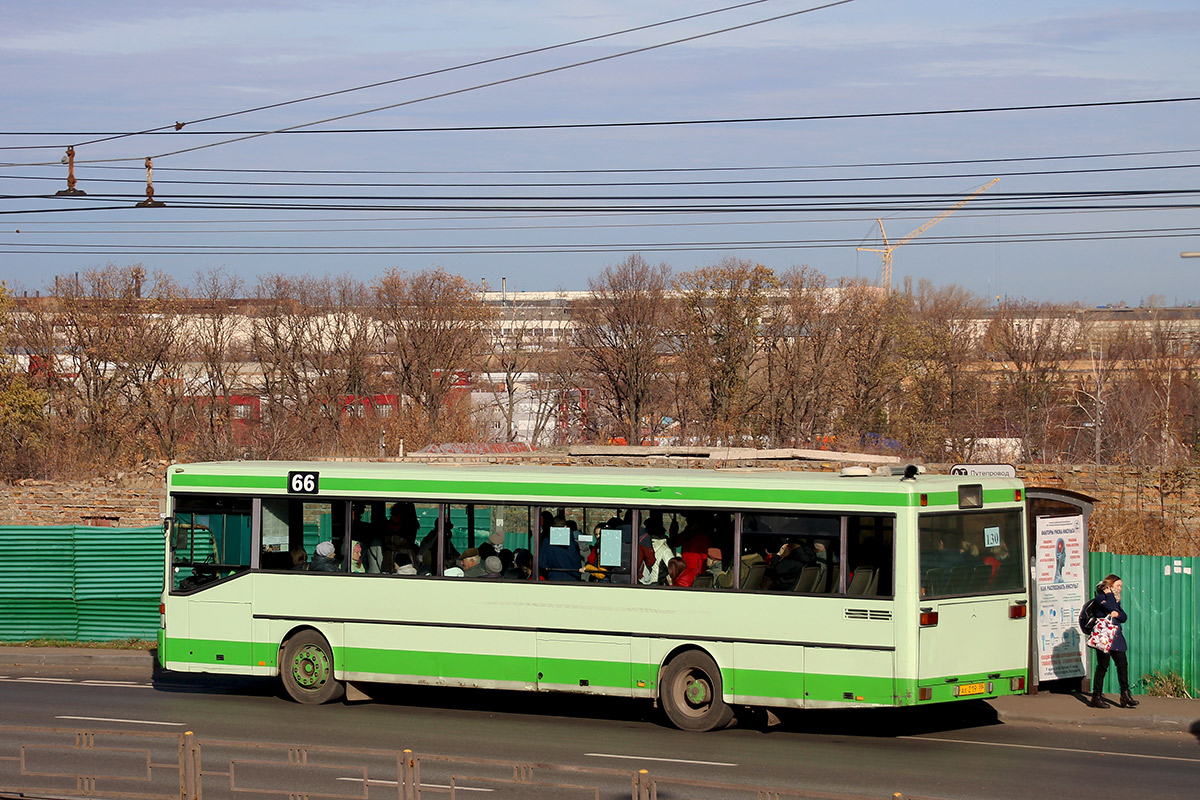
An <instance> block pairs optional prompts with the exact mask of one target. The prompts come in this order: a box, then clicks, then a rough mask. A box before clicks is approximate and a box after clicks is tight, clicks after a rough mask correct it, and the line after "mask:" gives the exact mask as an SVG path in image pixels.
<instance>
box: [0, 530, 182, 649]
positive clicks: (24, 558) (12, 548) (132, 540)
mask: <svg viewBox="0 0 1200 800" xmlns="http://www.w3.org/2000/svg"><path fill="white" fill-rule="evenodd" d="M163 546H164V539H163V535H162V530H161V529H160V528H93V527H84V526H63V527H52V528H49V527H48V528H39V527H0V641H10V642H18V641H24V640H27V639H68V640H75V641H112V640H116V639H131V638H137V639H153V638H154V637H155V636H156V635H157V632H158V603H159V596H160V594H161V593H162V574H163Z"/></svg>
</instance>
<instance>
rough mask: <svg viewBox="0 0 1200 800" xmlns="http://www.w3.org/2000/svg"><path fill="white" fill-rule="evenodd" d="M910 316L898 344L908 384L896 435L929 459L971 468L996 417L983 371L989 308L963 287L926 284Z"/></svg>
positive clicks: (904, 387) (904, 386) (913, 302)
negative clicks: (967, 464)
mask: <svg viewBox="0 0 1200 800" xmlns="http://www.w3.org/2000/svg"><path fill="white" fill-rule="evenodd" d="M909 313H910V315H911V318H910V324H909V325H908V326H906V327H905V328H904V329H903V335H902V338H901V339H900V341H899V342H898V346H899V347H900V350H901V357H902V358H903V365H902V367H901V370H902V373H903V376H904V380H903V382H902V384H901V404H900V406H899V409H898V413H897V414H895V415H893V416H894V419H893V423H894V426H895V429H896V431H897V434H898V435H899V436H900V437H901V438H902V439H903V440H904V442H905V444H906V445H907V447H908V448H909V449H910V451H912V452H913V453H914V454H919V455H921V456H923V457H925V458H927V459H930V460H934V461H969V460H971V459H972V458H973V457H974V455H975V449H976V448H975V446H976V441H977V439H978V438H980V437H982V436H986V435H987V432H986V429H985V426H986V425H987V424H988V423H989V421H990V418H991V401H992V391H991V387H990V385H989V384H988V376H987V375H986V374H984V373H983V372H982V371H981V370H980V363H981V352H980V343H981V342H982V340H983V336H984V333H985V331H986V328H985V327H984V326H983V325H981V324H980V323H979V320H980V319H981V318H982V317H983V314H984V302H983V300H982V299H981V298H979V297H977V296H975V295H973V294H971V293H970V292H968V291H966V290H965V289H963V288H961V287H959V286H954V285H951V286H947V287H944V288H941V289H936V288H934V286H933V285H932V284H931V283H929V282H928V281H924V280H923V281H921V282H920V284H919V285H918V289H917V291H916V293H915V294H913V295H912V296H911V298H910V308H909Z"/></svg>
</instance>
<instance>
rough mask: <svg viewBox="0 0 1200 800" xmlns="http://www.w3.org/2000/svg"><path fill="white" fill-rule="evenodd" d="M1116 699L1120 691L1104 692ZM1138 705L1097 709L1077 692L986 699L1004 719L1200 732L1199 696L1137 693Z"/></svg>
mask: <svg viewBox="0 0 1200 800" xmlns="http://www.w3.org/2000/svg"><path fill="white" fill-rule="evenodd" d="M1105 697H1106V698H1108V699H1109V700H1110V701H1112V702H1113V703H1116V701H1117V697H1118V696H1117V693H1116V692H1111V693H1109V694H1106V695H1105ZM1133 699H1134V700H1137V701H1138V707H1137V708H1120V707H1119V706H1116V705H1112V706H1110V707H1108V708H1104V709H1097V708H1092V707H1091V706H1089V705H1086V704H1085V703H1084V702H1083V697H1082V696H1081V695H1077V694H1052V693H1050V692H1039V693H1038V694H1030V695H1020V696H1017V697H998V698H996V699H995V700H988V701H987V703H988V705H990V706H991V707H992V708H994V709H995V710H996V715H997V716H998V717H999V718H1000V721H1001V722H1040V723H1047V724H1051V725H1075V726H1078V727H1086V728H1091V727H1110V728H1144V729H1148V730H1157V731H1182V732H1184V733H1194V734H1197V735H1200V700H1188V699H1180V698H1174V697H1146V696H1144V695H1135V696H1134V698H1133Z"/></svg>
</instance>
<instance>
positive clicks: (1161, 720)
mask: <svg viewBox="0 0 1200 800" xmlns="http://www.w3.org/2000/svg"><path fill="white" fill-rule="evenodd" d="M43 664H44V665H54V666H76V667H78V666H100V665H103V666H110V667H134V668H142V669H146V670H151V669H153V667H154V654H153V653H152V652H150V651H148V650H117V649H105V648H92V647H12V646H0V668H3V667H4V665H30V666H37V665H43ZM1105 696H1106V697H1107V698H1108V699H1109V700H1112V701H1114V702H1115V701H1116V699H1117V695H1116V694H1115V693H1110V694H1107V695H1105ZM1134 699H1135V700H1137V701H1138V703H1139V705H1138V707H1137V708H1119V707H1117V706H1112V707H1110V708H1105V709H1096V708H1092V707H1091V706H1088V705H1086V704H1084V703H1083V701H1082V699H1081V697H1080V696H1079V695H1074V694H1053V693H1050V692H1039V693H1038V694H1034V695H1021V696H1017V697H998V698H996V699H995V700H988V701H987V703H988V704H989V705H990V706H991V707H992V708H994V709H995V710H996V715H997V716H998V717H999V719H1000V721H1001V722H1035V723H1044V724H1050V725H1075V726H1078V727H1089V728H1090V727H1117V728H1143V729H1148V730H1158V731H1180V732H1184V733H1193V734H1196V735H1197V736H1200V700H1186V699H1176V698H1170V697H1145V696H1141V695H1139V696H1137V697H1135V698H1134Z"/></svg>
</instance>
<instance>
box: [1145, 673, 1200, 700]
mask: <svg viewBox="0 0 1200 800" xmlns="http://www.w3.org/2000/svg"><path fill="white" fill-rule="evenodd" d="M1142 681H1143V682H1144V683H1145V684H1146V694H1148V695H1150V696H1151V697H1186V698H1189V699H1190V698H1191V697H1192V694H1191V692H1189V691H1188V685H1187V681H1186V680H1185V679H1184V677H1183V676H1182V675H1180V674H1179V673H1178V672H1176V671H1175V670H1168V671H1167V672H1159V671H1158V670H1155V671H1154V672H1152V673H1150V674H1149V675H1143V676H1142Z"/></svg>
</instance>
